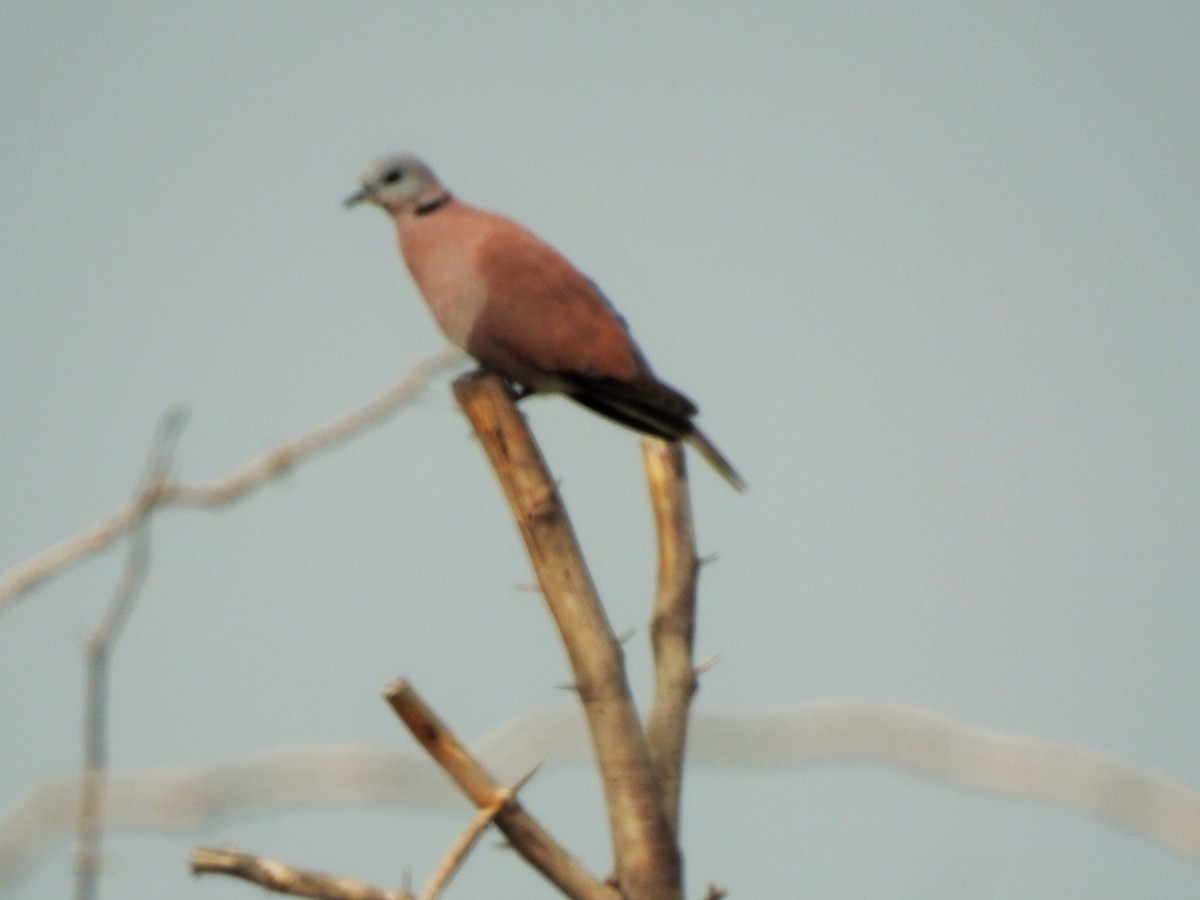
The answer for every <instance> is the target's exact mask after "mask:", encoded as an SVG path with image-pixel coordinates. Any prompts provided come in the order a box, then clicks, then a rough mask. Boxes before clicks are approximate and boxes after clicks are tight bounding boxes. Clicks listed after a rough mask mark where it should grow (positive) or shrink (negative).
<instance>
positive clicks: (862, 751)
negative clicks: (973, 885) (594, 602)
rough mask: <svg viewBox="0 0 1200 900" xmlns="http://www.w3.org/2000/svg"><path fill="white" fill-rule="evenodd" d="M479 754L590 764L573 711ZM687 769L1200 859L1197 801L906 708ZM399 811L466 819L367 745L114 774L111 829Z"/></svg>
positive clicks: (736, 717)
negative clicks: (1085, 820)
mask: <svg viewBox="0 0 1200 900" xmlns="http://www.w3.org/2000/svg"><path fill="white" fill-rule="evenodd" d="M473 752H474V754H475V755H476V756H477V757H479V758H480V759H482V760H484V761H485V762H486V763H487V765H488V766H489V767H490V768H492V769H494V770H495V771H497V772H500V773H503V777H505V778H511V777H513V775H514V773H516V772H519V771H520V770H521V768H522V767H523V766H526V765H528V761H529V760H530V759H540V760H542V761H543V762H544V763H545V764H550V763H564V762H576V763H579V762H591V760H592V753H591V750H590V748H589V746H588V736H587V732H586V729H584V727H583V723H582V722H581V721H580V716H579V713H578V711H577V710H575V709H568V708H556V709H538V710H533V711H531V712H528V713H526V714H524V715H521V716H518V717H516V718H514V719H512V720H511V721H509V722H507V723H505V724H504V725H502V726H501V727H500V728H498V729H497V730H496V731H495V732H494V733H493V734H492V735H490V736H489V737H488V738H486V739H485V740H483V741H481V742H480V743H478V744H477V745H476V746H475V747H474V750H473ZM688 759H689V761H690V763H691V765H693V766H696V765H700V766H722V767H733V768H737V769H754V768H757V767H761V766H773V767H793V768H794V767H798V766H806V765H812V764H813V763H817V762H854V761H857V762H868V763H874V764H878V765H884V766H890V767H896V768H903V769H906V770H908V771H912V772H915V773H917V774H919V775H924V776H926V777H929V778H932V779H935V780H937V781H939V782H943V783H948V784H954V785H957V786H959V787H964V788H968V789H971V790H978V791H984V792H988V793H996V794H1001V795H1008V796H1014V795H1015V796H1021V797H1027V798H1029V799H1032V800H1037V801H1039V802H1047V803H1055V804H1060V805H1062V806H1065V807H1067V808H1069V809H1074V810H1076V811H1079V812H1083V813H1087V814H1089V815H1092V816H1096V817H1097V818H1100V819H1104V820H1107V821H1111V822H1113V823H1116V824H1118V825H1121V826H1124V827H1126V828H1130V829H1133V830H1135V831H1137V832H1138V833H1140V834H1141V835H1142V836H1143V837H1145V838H1147V839H1149V840H1152V841H1155V842H1156V843H1158V844H1159V845H1160V846H1163V847H1165V848H1167V849H1169V850H1173V851H1175V852H1176V853H1179V854H1181V855H1183V856H1185V857H1188V858H1190V859H1195V860H1200V791H1198V790H1197V789H1196V788H1193V787H1189V786H1188V785H1185V784H1182V783H1181V782H1179V781H1175V780H1172V779H1170V778H1166V777H1164V776H1162V775H1158V774H1155V773H1151V772H1146V771H1143V770H1139V769H1136V768H1134V767H1132V766H1130V765H1128V764H1127V763H1124V762H1122V761H1120V760H1117V759H1114V758H1112V757H1110V756H1107V755H1104V754H1100V753H1097V752H1095V751H1093V750H1089V749H1086V748H1082V747H1076V746H1073V745H1071V744H1062V743H1057V742H1053V741H1045V740H1040V739H1038V738H1033V737H1027V736H1024V735H1016V734H1010V733H1007V732H1002V731H994V730H990V729H984V728H979V727H977V726H973V725H968V724H966V723H964V722H959V721H955V720H953V719H949V718H947V717H945V716H941V715H938V714H936V713H932V712H929V711H928V710H922V709H917V708H913V707H906V706H895V705H890V704H885V703H871V702H866V701H861V700H828V701H824V702H821V703H814V704H810V705H807V706H802V707H796V708H791V709H781V710H776V711H771V712H710V711H697V712H696V713H695V714H694V715H693V716H692V722H691V734H690V736H689V740H688ZM80 783H81V779H80V777H79V776H73V777H69V778H62V779H58V780H55V781H51V782H45V783H43V784H41V785H39V786H37V787H35V788H34V789H32V790H31V791H30V792H29V793H27V794H26V795H25V796H24V797H22V798H21V799H19V800H18V801H17V802H16V803H15V804H14V805H13V806H11V807H10V808H9V809H8V810H7V811H6V812H5V813H3V814H2V815H0V895H5V894H6V892H10V891H12V890H13V889H14V886H15V885H16V883H17V882H18V881H19V880H20V879H21V878H22V877H23V876H24V875H25V874H26V873H27V872H28V871H29V869H30V868H32V867H33V866H34V865H36V864H37V863H38V861H39V860H40V859H42V858H43V857H44V856H45V855H46V854H47V853H49V852H50V851H51V850H52V849H53V848H54V847H55V846H57V845H59V844H60V843H61V842H62V841H63V840H64V839H66V838H67V837H68V836H69V835H70V834H71V833H72V831H73V829H74V828H75V826H76V823H77V822H78V821H79V802H80ZM363 803H370V804H379V803H391V804H394V805H395V806H397V807H398V808H403V809H439V810H454V809H456V808H459V806H460V803H461V800H460V798H459V797H458V796H457V795H456V794H455V793H454V791H453V790H452V789H451V788H450V786H449V785H448V784H447V782H446V781H445V779H444V778H443V777H442V776H441V773H439V772H438V770H437V768H436V766H434V765H433V764H432V763H431V762H430V761H429V760H428V759H427V758H424V757H421V756H417V755H415V754H413V755H408V754H399V753H396V752H393V751H390V750H385V749H383V748H380V747H375V746H369V745H326V746H313V747H303V748H296V747H287V748H283V749H278V750H273V751H270V752H262V753H258V754H254V755H253V756H248V757H244V758H241V759H237V760H233V761H230V762H227V763H225V764H222V765H219V766H213V767H210V768H207V769H182V768H175V769H160V770H154V771H147V772H111V773H109V776H108V779H107V787H106V792H105V825H106V828H107V829H108V830H109V831H110V832H111V831H112V830H113V829H115V828H125V829H128V828H137V829H142V830H146V829H151V830H160V831H184V830H188V829H199V828H211V827H213V826H214V825H215V824H217V823H219V822H222V821H228V820H231V819H237V818H239V817H243V816H250V815H255V816H261V815H263V814H264V813H269V812H276V811H280V810H285V809H291V808H296V807H300V806H312V805H319V804H343V805H358V804H363Z"/></svg>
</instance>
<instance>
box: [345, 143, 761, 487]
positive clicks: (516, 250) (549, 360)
mask: <svg viewBox="0 0 1200 900" xmlns="http://www.w3.org/2000/svg"><path fill="white" fill-rule="evenodd" d="M358 203H372V204H374V205H376V206H378V207H379V208H380V209H382V210H384V211H385V212H386V213H388V214H389V215H390V216H391V217H392V219H393V221H394V222H395V224H396V232H397V234H398V235H399V239H400V252H401V254H402V255H403V257H404V262H405V263H406V264H407V265H408V270H409V272H410V273H412V277H413V280H414V281H416V283H417V287H418V288H419V289H420V291H421V294H422V295H423V296H424V298H425V302H426V303H427V304H429V308H430V309H431V310H432V311H433V316H434V318H435V319H436V320H437V323H438V325H439V326H440V327H441V329H442V331H443V332H444V333H445V335H446V337H447V338H449V339H450V341H451V343H453V344H455V345H456V346H458V347H460V348H462V349H463V350H465V351H466V352H467V353H469V354H470V355H471V356H473V357H474V358H475V359H476V360H478V361H479V362H480V363H481V364H482V365H483V366H484V367H485V368H487V369H490V370H492V371H494V372H497V373H499V374H500V375H503V376H505V377H506V378H508V379H509V380H511V381H513V382H516V383H517V384H518V385H520V387H521V388H522V390H523V393H522V396H523V395H524V394H529V393H549V392H555V393H562V394H566V395H567V396H568V397H570V398H571V399H572V400H574V401H576V402H577V403H581V404H583V405H584V406H586V407H588V408H589V409H591V410H593V411H595V412H597V413H599V414H600V415H602V416H607V417H608V418H610V419H613V420H615V421H617V422H620V423H621V424H622V425H627V426H629V427H630V428H633V429H635V430H637V431H640V432H643V433H645V434H652V435H656V436H657V437H660V438H665V439H666V440H669V441H685V442H687V443H689V444H691V445H692V446H693V447H695V448H696V449H697V450H698V451H699V452H700V454H701V455H702V456H703V457H704V458H705V459H706V460H708V462H709V463H710V464H711V465H712V466H713V468H714V469H716V470H717V472H719V473H720V474H721V476H722V477H724V479H725V480H726V481H728V482H729V483H730V484H731V485H733V486H734V487H735V488H737V489H738V490H744V489H745V482H744V481H743V480H742V478H741V476H740V475H738V473H737V472H736V471H735V470H734V468H733V466H732V465H730V464H729V461H728V460H726V459H725V457H724V456H723V455H722V454H721V452H720V451H719V450H718V449H717V448H716V447H715V446H714V445H713V444H712V442H711V441H709V439H708V438H707V437H705V435H704V433H703V432H702V431H700V429H699V428H697V427H696V425H695V423H694V422H693V421H692V417H693V416H695V415H696V412H697V410H696V405H695V404H694V403H692V401H691V400H689V399H688V398H687V397H686V396H684V395H683V394H682V393H680V392H679V391H677V390H676V389H675V388H673V387H671V386H670V385H669V384H666V383H665V382H663V381H660V380H659V379H658V377H657V376H655V374H654V372H653V371H652V370H651V369H650V366H649V364H647V362H646V360H645V358H644V357H643V356H642V353H641V351H640V350H639V349H638V347H637V345H636V344H635V343H634V342H633V338H632V337H631V336H630V334H629V329H628V328H627V327H626V325H625V322H624V320H623V319H622V318H621V317H620V316H619V315H618V314H617V312H616V311H615V310H614V309H613V307H612V305H611V304H610V303H609V302H608V299H607V298H606V297H605V296H604V294H603V293H601V292H600V289H599V288H598V287H596V285H595V284H593V283H592V281H591V280H590V279H588V278H587V277H586V276H585V275H583V274H582V273H581V272H580V271H579V270H578V269H576V268H575V267H574V266H573V265H571V263H570V262H568V261H567V259H566V258H565V257H564V256H563V255H562V254H561V253H559V252H558V251H557V250H555V249H554V248H553V247H551V246H550V245H549V244H547V243H546V242H545V241H543V240H541V238H539V237H537V236H536V235H535V234H533V233H532V232H531V231H529V230H528V229H526V228H524V227H522V226H521V225H519V224H517V223H516V222H514V221H512V220H511V219H506V218H504V217H503V216H498V215H496V214H494V213H490V212H485V211H484V210H481V209H476V208H475V207H473V206H468V205H467V204H466V203H462V202H461V201H459V200H457V199H455V197H454V196H453V195H452V194H451V193H450V192H449V191H448V190H446V188H445V187H443V186H442V183H441V182H440V181H438V179H437V177H436V176H435V175H434V174H433V170H432V169H430V168H429V166H427V165H426V164H425V163H424V162H422V161H421V160H420V159H418V158H417V157H415V156H409V155H398V156H385V157H383V158H382V159H380V160H377V161H376V162H375V163H374V164H373V165H372V166H371V167H370V168H369V169H367V171H366V172H365V173H364V174H363V176H362V189H361V190H359V191H356V192H355V193H354V194H351V195H350V196H349V197H347V198H346V201H345V205H346V206H347V207H350V206H354V205H356V204H358Z"/></svg>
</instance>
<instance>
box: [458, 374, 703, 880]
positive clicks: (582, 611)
mask: <svg viewBox="0 0 1200 900" xmlns="http://www.w3.org/2000/svg"><path fill="white" fill-rule="evenodd" d="M454 393H455V396H456V397H457V399H458V402H459V405H460V406H461V407H462V408H463V411H464V412H465V413H466V415H467V418H468V419H470V421H471V425H472V426H473V427H474V429H475V433H476V434H477V435H478V436H479V439H480V442H481V443H482V444H483V447H484V450H485V451H486V452H487V455H488V459H489V460H490V461H491V463H492V468H493V469H495V471H496V476H497V477H498V478H499V480H500V484H501V486H502V487H503V488H504V493H505V495H506V496H507V498H508V502H509V505H510V506H511V507H512V511H513V515H514V516H515V518H516V520H517V525H518V527H519V529H520V531H521V536H522V537H523V538H524V540H525V546H526V548H527V550H528V551H529V556H530V559H531V560H532V562H533V566H534V569H535V570H536V572H537V577H538V583H539V584H540V586H541V588H542V594H543V596H544V597H545V599H546V603H547V605H548V607H549V609H550V614H551V616H552V617H553V618H554V622H555V624H556V625H557V626H558V630H559V634H560V635H561V637H562V640H563V643H564V645H565V646H566V650H567V656H568V658H569V659H570V662H571V668H572V670H573V672H574V676H575V687H576V689H577V690H578V691H579V696H580V699H581V700H582V701H583V708H584V712H585V714H586V715H587V720H588V727H589V730H590V732H591V737H592V744H593V747H594V748H595V751H596V760H597V764H598V766H599V768H600V775H601V779H602V781H603V785H604V794H605V799H606V801H607V804H608V816H609V827H610V829H611V833H612V840H613V853H614V856H615V861H616V880H617V883H618V885H619V888H620V890H621V893H622V894H623V895H624V896H625V897H628V898H631V900H642V898H654V900H672V898H678V897H680V896H681V892H682V888H681V884H682V880H683V879H682V862H681V860H680V854H679V849H678V846H677V844H676V843H675V835H674V832H673V830H672V828H671V826H670V824H669V822H668V820H667V816H666V813H665V810H664V807H663V802H662V797H661V795H660V792H659V789H658V783H657V780H656V778H655V775H654V768H653V766H652V764H651V761H650V752H649V749H648V747H647V744H646V738H645V734H644V733H643V731H642V726H641V722H640V721H639V719H638V714H637V709H636V708H635V706H634V703H633V698H632V695H631V693H630V690H629V684H628V682H627V680H626V677H625V669H624V664H623V659H622V654H621V647H620V644H619V643H618V642H617V639H616V638H615V637H614V636H613V632H612V628H611V627H610V626H609V623H608V619H607V618H606V616H605V614H604V610H603V608H602V607H601V605H600V600H599V598H598V597H597V594H596V589H595V586H594V585H593V584H592V579H591V576H590V574H589V573H588V570H587V567H586V565H585V564H584V562H583V555H582V553H581V551H580V549H579V544H578V542H577V541H576V539H575V533H574V530H573V529H572V528H571V524H570V521H569V520H568V518H567V514H566V510H565V509H564V508H563V504H562V500H561V499H560V497H559V495H558V490H557V489H556V487H555V485H554V481H553V480H552V478H551V477H550V473H549V471H548V470H547V468H546V464H545V462H544V461H543V459H542V456H541V453H540V452H539V450H538V448H537V446H536V444H535V443H534V441H533V437H532V435H531V434H530V433H529V429H528V427H527V426H526V424H525V420H524V418H523V417H522V416H521V414H520V413H519V412H517V408H516V405H515V404H514V403H513V400H512V396H511V394H510V393H509V391H508V388H507V387H506V386H505V384H504V382H503V381H501V379H500V378H499V377H498V376H495V375H489V374H486V373H482V372H476V373H472V374H469V375H465V376H462V377H460V378H458V379H457V380H456V381H455V382H454Z"/></svg>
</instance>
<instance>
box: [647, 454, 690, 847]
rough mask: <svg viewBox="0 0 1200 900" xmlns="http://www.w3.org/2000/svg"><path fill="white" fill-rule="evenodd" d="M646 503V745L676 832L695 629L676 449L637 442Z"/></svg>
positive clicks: (683, 485) (683, 484)
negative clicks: (652, 529)
mask: <svg viewBox="0 0 1200 900" xmlns="http://www.w3.org/2000/svg"><path fill="white" fill-rule="evenodd" d="M642 455H643V457H644V459H645V464H646V477H647V480H648V482H649V485H650V501H651V504H652V505H653V507H654V523H655V526H656V530H657V532H658V590H657V593H656V596H655V600H654V621H653V624H652V625H651V629H650V640H651V644H652V646H653V649H654V706H653V707H651V710H650V721H649V724H648V725H647V728H646V738H647V742H648V743H649V745H650V759H651V761H652V762H653V764H654V772H655V775H656V776H657V778H658V786H659V790H660V791H661V792H662V798H663V808H664V810H665V811H666V815H667V822H668V824H669V825H670V826H671V830H672V831H673V832H674V833H675V834H676V835H678V833H679V794H680V785H681V783H682V779H683V756H684V746H685V743H686V741H687V727H688V712H689V710H690V709H691V702H692V696H693V695H694V694H695V693H696V683H697V682H696V668H695V665H694V664H693V662H692V643H693V639H694V637H695V628H696V573H697V571H698V570H699V567H700V566H699V560H698V559H697V556H696V536H695V531H694V529H693V527H692V505H691V500H690V498H689V496H688V489H687V468H686V465H685V463H684V455H683V447H682V446H681V445H680V444H678V443H668V442H667V441H663V440H660V439H658V438H646V439H644V440H643V441H642Z"/></svg>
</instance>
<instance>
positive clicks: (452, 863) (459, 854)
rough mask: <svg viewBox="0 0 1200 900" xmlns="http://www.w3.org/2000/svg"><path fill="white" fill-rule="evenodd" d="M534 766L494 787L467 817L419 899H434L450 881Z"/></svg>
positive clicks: (511, 799)
mask: <svg viewBox="0 0 1200 900" xmlns="http://www.w3.org/2000/svg"><path fill="white" fill-rule="evenodd" d="M538 768H540V767H534V768H533V769H530V770H529V772H528V773H527V774H525V775H524V776H522V777H521V778H520V779H519V780H518V781H517V783H516V784H514V785H513V786H512V787H510V788H504V789H501V790H500V791H498V792H497V793H496V796H495V797H493V798H492V802H491V803H489V804H488V805H487V806H485V807H483V808H482V809H480V810H479V812H477V813H476V814H475V818H474V819H472V820H471V824H470V825H468V826H467V830H466V831H465V832H463V834H462V836H461V837H459V839H458V840H457V841H455V842H454V846H452V847H451V848H450V850H449V851H448V852H447V853H446V855H445V857H444V858H443V859H442V861H441V863H440V864H439V865H438V867H437V869H435V870H434V872H433V874H432V875H430V876H429V881H428V883H426V885H425V889H424V890H422V891H421V896H420V898H419V900H437V897H438V896H439V895H440V894H441V893H442V891H444V890H445V889H446V887H447V886H448V885H449V884H450V879H451V878H453V877H454V873H455V872H457V871H458V870H459V868H460V867H461V866H462V864H463V861H464V860H465V859H466V858H467V854H469V853H470V852H471V849H472V848H473V847H474V846H475V844H476V842H477V841H478V840H479V838H480V836H481V835H482V834H483V833H484V832H485V831H487V828H488V826H489V825H491V824H492V822H493V821H495V819H496V816H498V815H499V814H500V811H501V810H503V809H504V807H506V806H508V805H509V804H510V803H512V801H513V800H514V799H515V798H516V796H517V792H518V791H520V790H521V788H523V787H524V786H525V785H526V784H528V783H529V779H531V778H532V777H533V776H534V775H535V774H536V773H537V770H538Z"/></svg>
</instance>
